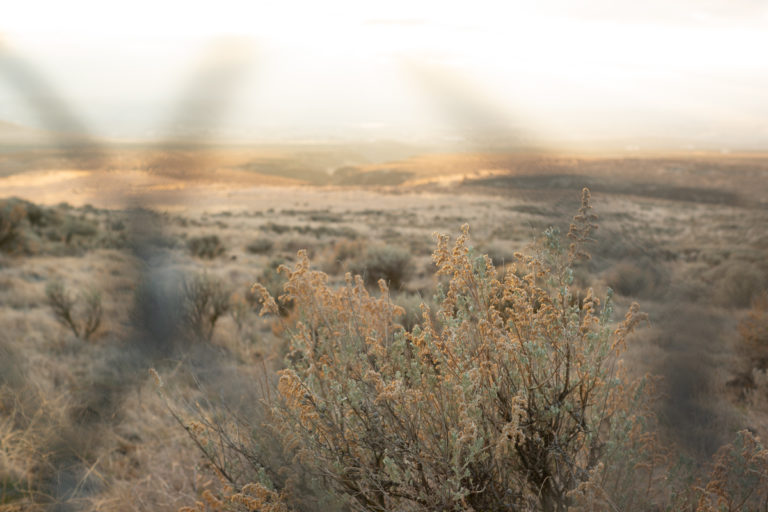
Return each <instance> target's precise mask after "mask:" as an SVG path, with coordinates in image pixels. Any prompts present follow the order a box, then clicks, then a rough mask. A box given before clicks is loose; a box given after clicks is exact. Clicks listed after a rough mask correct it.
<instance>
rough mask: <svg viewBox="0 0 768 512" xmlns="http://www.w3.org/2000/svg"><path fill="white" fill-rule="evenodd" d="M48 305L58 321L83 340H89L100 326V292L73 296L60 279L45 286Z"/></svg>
mask: <svg viewBox="0 0 768 512" xmlns="http://www.w3.org/2000/svg"><path fill="white" fill-rule="evenodd" d="M45 294H46V297H47V299H48V305H49V306H50V307H51V309H52V310H53V314H54V316H55V317H56V320H58V322H59V323H60V324H61V325H63V326H65V327H68V328H69V329H70V330H71V331H72V333H73V334H74V335H75V336H76V337H78V338H81V339H83V340H86V341H87V340H89V339H90V338H91V337H92V336H93V335H94V334H95V333H96V331H98V329H99V327H100V326H101V316H102V308H101V294H100V293H98V292H95V291H90V292H86V293H83V294H81V295H80V296H79V297H77V298H76V297H74V296H73V295H72V294H71V293H70V292H69V291H68V290H67V289H66V288H65V287H64V284H63V283H62V282H61V281H53V282H51V283H49V284H48V286H46V288H45Z"/></svg>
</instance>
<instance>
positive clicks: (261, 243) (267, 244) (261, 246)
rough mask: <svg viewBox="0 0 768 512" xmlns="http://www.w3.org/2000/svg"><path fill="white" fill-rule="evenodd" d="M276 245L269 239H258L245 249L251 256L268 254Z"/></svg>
mask: <svg viewBox="0 0 768 512" xmlns="http://www.w3.org/2000/svg"><path fill="white" fill-rule="evenodd" d="M274 246H275V243H274V242H273V241H272V240H270V239H269V238H257V239H256V240H254V241H253V242H251V243H250V244H248V245H247V246H246V247H245V250H246V251H248V252H249V253H251V254H266V253H268V252H269V251H271V250H272V248H273V247H274Z"/></svg>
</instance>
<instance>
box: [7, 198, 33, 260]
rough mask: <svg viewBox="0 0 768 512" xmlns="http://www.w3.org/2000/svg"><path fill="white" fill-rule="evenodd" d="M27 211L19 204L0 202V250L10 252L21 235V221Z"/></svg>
mask: <svg viewBox="0 0 768 512" xmlns="http://www.w3.org/2000/svg"><path fill="white" fill-rule="evenodd" d="M26 214H27V212H26V210H25V209H24V207H23V206H22V205H20V204H15V205H12V204H11V203H10V202H9V201H5V202H4V203H2V204H0V251H3V252H12V251H13V250H14V248H15V246H16V245H17V243H18V241H19V239H20V238H21V236H22V233H21V223H22V221H23V220H24V218H25V216H26Z"/></svg>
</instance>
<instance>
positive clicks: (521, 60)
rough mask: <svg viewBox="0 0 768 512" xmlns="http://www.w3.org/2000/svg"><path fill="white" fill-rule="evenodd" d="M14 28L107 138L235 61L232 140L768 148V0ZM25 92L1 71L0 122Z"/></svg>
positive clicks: (188, 14)
mask: <svg viewBox="0 0 768 512" xmlns="http://www.w3.org/2000/svg"><path fill="white" fill-rule="evenodd" d="M0 34H3V36H4V39H5V46H6V48H8V49H9V52H10V54H11V55H13V56H14V57H15V58H20V59H23V60H24V62H26V63H28V64H29V65H30V66H31V67H32V68H33V69H34V70H35V71H36V73H37V74H39V75H40V76H42V77H45V78H46V80H47V81H48V82H49V89H53V90H55V91H56V93H57V94H58V95H59V96H61V97H62V98H63V99H65V100H66V101H67V102H68V105H69V107H70V109H71V110H72V111H76V112H78V115H79V116H81V117H82V118H83V120H84V123H85V124H86V125H88V126H90V127H91V128H92V130H93V131H94V132H96V133H99V134H102V135H116V136H148V135H153V134H161V133H163V132H164V131H169V130H173V126H178V125H183V124H184V123H185V122H186V120H185V119H184V116H180V115H179V114H178V112H179V103H180V102H182V99H183V98H185V97H186V96H192V97H194V96H195V95H196V94H197V93H196V92H195V91H198V92H199V90H201V88H200V86H199V84H197V82H196V80H198V79H199V77H200V76H206V75H205V72H204V70H205V69H206V67H207V66H208V67H209V66H219V65H220V63H219V62H218V61H219V59H221V58H222V56H225V57H227V58H230V59H231V60H233V62H234V64H232V65H233V66H234V67H237V68H238V73H236V78H233V79H232V80H231V82H232V83H230V84H227V86H229V85H232V87H231V89H230V88H229V87H227V88H226V95H227V97H228V101H227V102H226V105H225V106H222V107H221V109H222V110H225V111H226V114H227V115H226V116H224V117H223V118H222V119H219V120H218V121H217V124H216V126H217V128H216V129H217V130H218V131H221V132H226V133H231V134H247V135H248V136H253V137H256V138H259V137H261V138H269V137H286V138H291V137H298V138H301V137H315V138H322V137H323V136H326V135H327V136H342V137H346V138H352V139H354V138H360V139H366V138H377V137H386V138H401V139H405V140H412V139H413V138H418V137H425V138H429V137H449V138H450V137H458V138H461V137H463V136H465V135H466V134H467V133H468V132H472V131H473V130H477V129H479V127H481V126H483V127H491V129H496V128H498V127H503V129H508V130H509V132H510V133H516V134H521V136H522V137H523V138H530V139H532V140H564V139H574V140H582V139H590V140H604V139H627V140H630V141H631V140H635V139H636V140H637V141H638V144H641V143H642V141H643V140H645V139H648V138H663V139H670V140H671V139H674V140H677V139H679V140H681V141H682V142H681V144H683V143H684V144H693V145H706V146H710V147H722V148H730V147H734V148H739V147H742V148H748V149H768V92H767V91H768V51H767V50H766V49H768V2H766V1H748V0H709V1H707V0H680V1H672V0H646V1H644V2H637V1H632V2H629V1H624V0H591V1H572V0H541V1H536V2H531V1H526V2H517V1H473V2H437V1H424V2H419V1H415V0H410V1H399V0H396V1H387V2H364V1H362V0H357V1H345V0H331V1H280V2H257V1H253V0H251V1H242V0H220V1H217V2H207V3H205V4H195V3H194V2H189V1H186V2H181V1H175V0H174V1H158V0H135V1H132V2H130V3H128V2H125V3H123V4H120V3H117V2H104V1H103V0H102V1H93V0H69V1H67V2H53V1H50V0H49V1H40V0H38V1H34V0H31V1H30V0H28V1H25V2H9V5H7V6H5V7H4V8H3V14H2V18H0ZM233 54H235V56H234V57H233V56H232V55H233ZM201 69H202V70H203V71H201ZM233 76H234V75H233ZM217 87H218V85H217V84H213V85H210V84H209V88H210V90H212V91H219V89H217ZM202 90H206V89H205V88H203V89H202ZM190 91H191V92H190ZM185 95H186V96H185ZM19 97H20V94H19V91H18V90H14V89H13V87H11V86H9V85H8V84H6V83H4V82H3V77H2V76H0V120H3V119H6V120H11V121H16V122H26V123H28V124H35V122H36V121H35V119H34V116H33V115H31V114H30V112H29V110H30V109H29V107H28V106H26V105H25V104H24V103H23V101H20V100H19ZM217 108H218V107H217ZM181 110H183V109H181ZM37 123H38V124H39V121H37Z"/></svg>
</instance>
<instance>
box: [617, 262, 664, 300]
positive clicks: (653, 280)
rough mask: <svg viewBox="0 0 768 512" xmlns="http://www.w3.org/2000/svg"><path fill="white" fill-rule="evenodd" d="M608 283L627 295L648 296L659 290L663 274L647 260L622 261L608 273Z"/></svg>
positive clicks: (621, 293)
mask: <svg viewBox="0 0 768 512" xmlns="http://www.w3.org/2000/svg"><path fill="white" fill-rule="evenodd" d="M605 280H606V284H607V285H608V286H610V287H611V289H613V290H614V291H615V292H618V293H619V294H620V295H623V296H625V297H648V296H651V295H653V294H654V293H655V292H657V291H658V287H659V286H660V284H661V281H662V279H661V275H660V271H659V270H658V269H655V268H654V267H653V263H652V262H650V261H647V260H638V261H622V262H620V263H617V264H616V265H614V266H613V267H611V268H610V269H609V270H608V272H607V273H606V277H605Z"/></svg>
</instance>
